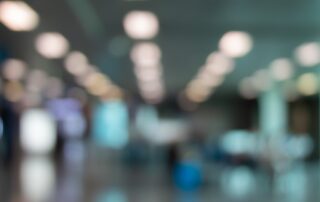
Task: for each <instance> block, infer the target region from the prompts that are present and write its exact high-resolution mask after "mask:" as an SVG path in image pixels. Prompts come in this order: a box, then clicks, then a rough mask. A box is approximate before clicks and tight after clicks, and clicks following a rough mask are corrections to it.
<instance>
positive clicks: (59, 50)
mask: <svg viewBox="0 0 320 202" xmlns="http://www.w3.org/2000/svg"><path fill="white" fill-rule="evenodd" d="M35 47H36V50H37V51H38V53H39V54H40V55H42V56H43V57H45V58H49V59H56V58H61V57H63V56H64V55H65V54H66V53H67V52H68V50H69V42H68V41H67V39H66V38H65V37H64V36H62V35H61V34H59V33H57V32H47V33H43V34H40V35H39V36H38V37H37V39H36V41H35Z"/></svg>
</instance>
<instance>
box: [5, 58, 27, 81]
mask: <svg viewBox="0 0 320 202" xmlns="http://www.w3.org/2000/svg"><path fill="white" fill-rule="evenodd" d="M26 70H27V64H26V63H25V62H23V61H21V60H18V59H8V60H6V61H5V62H4V63H3V65H2V73H3V76H4V78H6V79H8V80H20V79H22V78H23V76H24V75H25V72H26Z"/></svg>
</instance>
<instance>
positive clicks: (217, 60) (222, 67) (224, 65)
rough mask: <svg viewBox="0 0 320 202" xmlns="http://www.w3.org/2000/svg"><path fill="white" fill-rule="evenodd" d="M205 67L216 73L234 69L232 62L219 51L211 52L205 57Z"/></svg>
mask: <svg viewBox="0 0 320 202" xmlns="http://www.w3.org/2000/svg"><path fill="white" fill-rule="evenodd" d="M206 68H207V69H208V71H210V72H212V73H213V74H216V75H225V74H227V73H230V72H231V71H232V70H233V69H234V62H233V60H232V59H231V58H229V57H227V56H226V55H224V54H223V53H221V52H213V53H211V54H210V55H209V57H208V59H207V64H206Z"/></svg>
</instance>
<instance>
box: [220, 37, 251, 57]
mask: <svg viewBox="0 0 320 202" xmlns="http://www.w3.org/2000/svg"><path fill="white" fill-rule="evenodd" d="M252 46H253V41H252V38H251V36H250V35H249V34H248V33H246V32H241V31H231V32H227V33H225V34H224V35H223V36H222V38H221V40H220V41H219V48H220V50H221V51H222V52H223V53H224V54H226V55H228V56H229V57H243V56H245V55H246V54H248V53H249V52H250V50H251V49H252Z"/></svg>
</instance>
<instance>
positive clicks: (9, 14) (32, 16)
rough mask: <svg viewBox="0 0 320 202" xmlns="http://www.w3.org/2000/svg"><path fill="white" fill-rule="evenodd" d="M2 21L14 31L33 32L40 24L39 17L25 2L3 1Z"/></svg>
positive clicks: (0, 16) (0, 5) (0, 15)
mask: <svg viewBox="0 0 320 202" xmlns="http://www.w3.org/2000/svg"><path fill="white" fill-rule="evenodd" d="M0 21H1V22H2V23H3V24H4V25H5V26H6V27H8V28H9V29H10V30H12V31H31V30H33V29H35V28H36V27H37V25H38V24H39V16H38V14H37V13H36V12H35V11H34V10H33V9H32V8H31V7H30V6H28V5H27V4H26V3H25V2H23V1H2V2H1V3H0Z"/></svg>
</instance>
